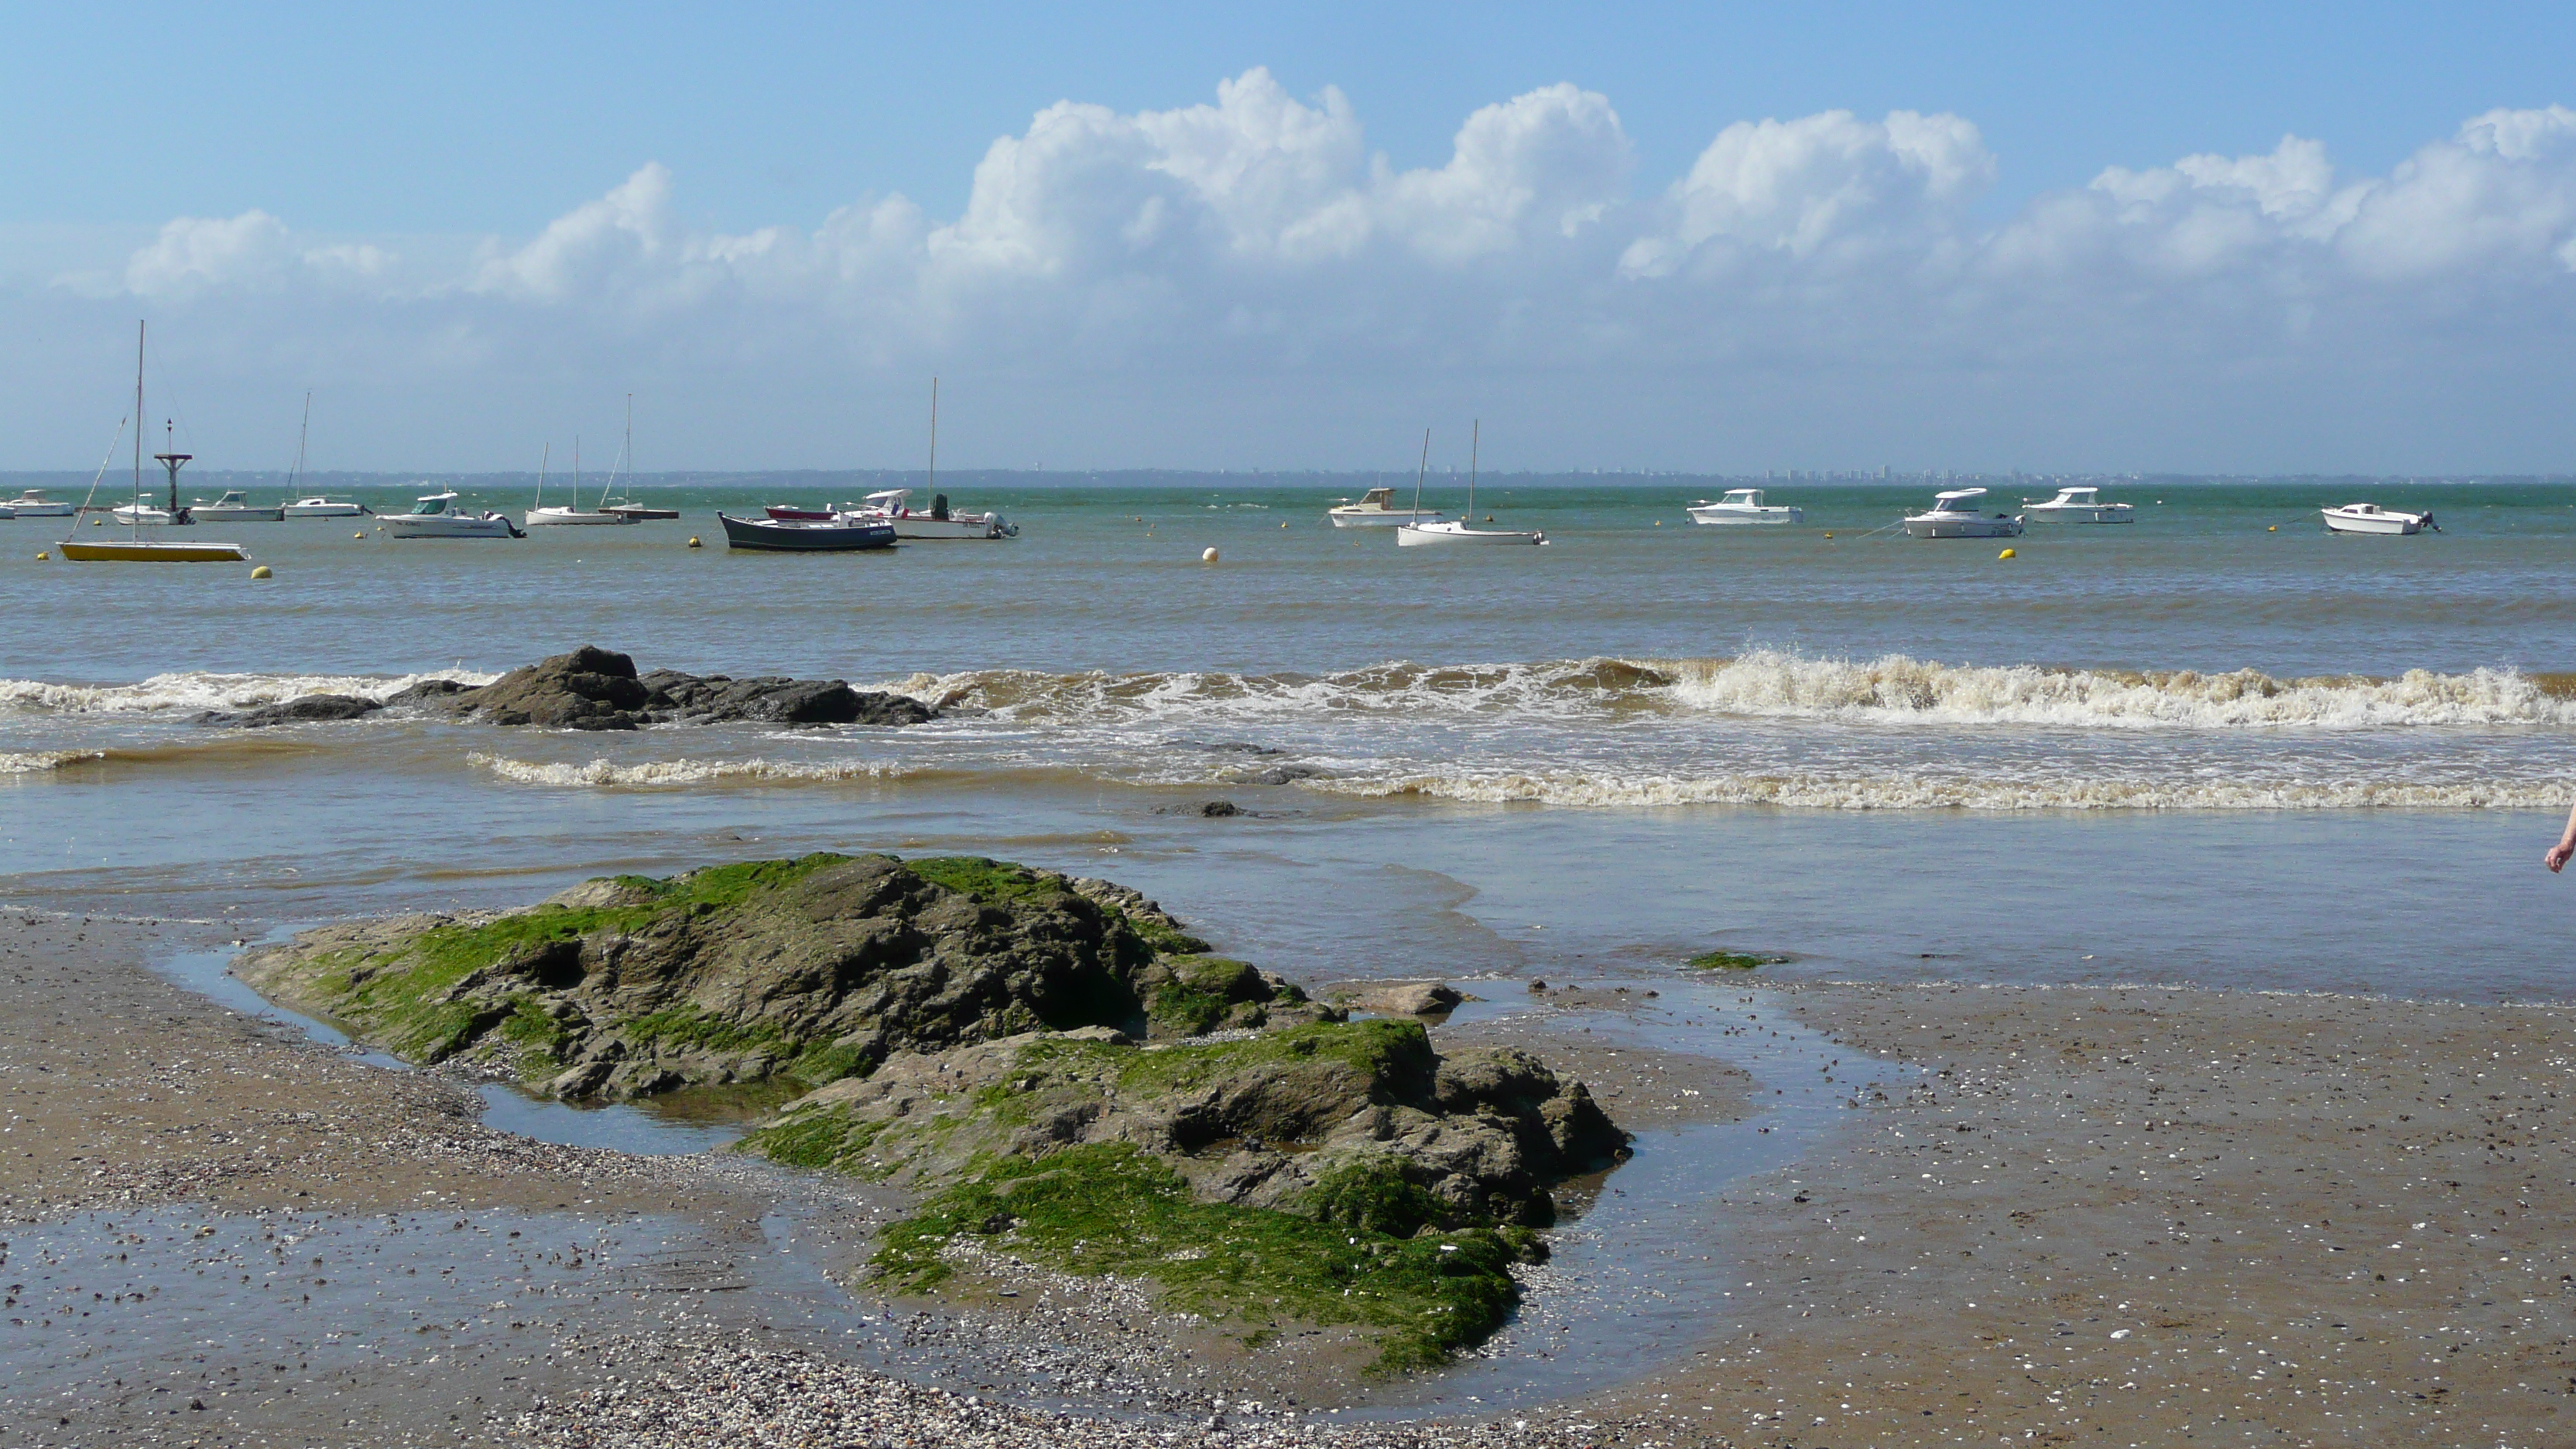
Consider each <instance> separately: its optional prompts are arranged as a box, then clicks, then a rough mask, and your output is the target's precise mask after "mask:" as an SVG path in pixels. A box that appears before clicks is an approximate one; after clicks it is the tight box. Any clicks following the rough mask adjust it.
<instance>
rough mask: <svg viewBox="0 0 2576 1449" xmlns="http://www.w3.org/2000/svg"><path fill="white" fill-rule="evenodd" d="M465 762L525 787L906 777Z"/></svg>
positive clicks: (891, 770)
mask: <svg viewBox="0 0 2576 1449" xmlns="http://www.w3.org/2000/svg"><path fill="white" fill-rule="evenodd" d="M465 762H466V763H467V764H469V765H474V766H476V767H478V768H481V769H486V770H489V771H491V772H492V773H493V774H495V775H498V776H500V777H501V778H502V779H504V780H515V781H517V782H519V783H520V784H522V785H613V786H629V787H644V788H650V787H654V786H663V787H670V786H681V785H710V784H747V785H761V784H807V783H817V782H825V783H828V782H832V781H841V780H891V779H896V778H899V777H901V776H902V775H904V774H905V773H907V772H906V771H905V770H904V768H903V766H902V765H900V764H899V763H897V762H895V761H892V760H846V761H833V762H829V763H815V762H805V761H795V760H758V759H753V760H649V761H645V762H643V763H640V764H631V765H622V764H619V763H618V762H616V761H615V760H591V761H588V762H587V763H583V764H565V763H555V762H547V761H541V760H513V759H509V758H506V757H504V756H500V755H483V754H474V755H467V756H466V757H465Z"/></svg>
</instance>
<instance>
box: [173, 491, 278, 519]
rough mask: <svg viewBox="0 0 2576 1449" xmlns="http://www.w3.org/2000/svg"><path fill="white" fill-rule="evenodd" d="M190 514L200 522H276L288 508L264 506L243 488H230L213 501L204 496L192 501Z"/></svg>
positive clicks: (189, 506)
mask: <svg viewBox="0 0 2576 1449" xmlns="http://www.w3.org/2000/svg"><path fill="white" fill-rule="evenodd" d="M188 516H189V517H190V518H193V519H195V520H196V521H197V522H199V523H275V522H277V521H278V520H279V519H281V518H284V517H285V516H286V510H285V509H284V508H283V507H282V506H281V507H273V508H262V507H260V506H259V505H258V504H256V503H253V502H251V501H250V495H248V494H246V493H244V492H243V491H242V490H240V489H238V488H228V489H225V490H224V492H223V495H222V496H221V497H219V498H217V499H216V500H215V501H214V502H212V503H208V502H207V501H206V500H204V499H202V498H199V499H195V500H193V501H191V502H190V503H189V504H188Z"/></svg>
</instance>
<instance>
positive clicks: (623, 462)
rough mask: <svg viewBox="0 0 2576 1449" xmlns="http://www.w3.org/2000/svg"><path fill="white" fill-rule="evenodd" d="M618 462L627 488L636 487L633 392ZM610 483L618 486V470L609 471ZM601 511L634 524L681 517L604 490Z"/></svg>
mask: <svg viewBox="0 0 2576 1449" xmlns="http://www.w3.org/2000/svg"><path fill="white" fill-rule="evenodd" d="M617 461H618V464H619V466H620V467H623V468H624V469H625V470H626V486H627V487H629V488H632V487H634V486H635V394H633V393H631V392H630V393H628V394H627V395H626V446H625V448H624V449H622V450H620V451H619V453H618V455H617ZM608 482H609V486H610V487H615V486H616V484H617V470H616V469H614V468H612V469H610V470H609V473H608ZM573 501H574V502H576V503H578V502H580V501H581V500H580V499H578V498H575V499H574V500H573ZM599 511H600V512H602V513H622V514H624V515H626V517H627V518H628V519H629V520H630V521H632V522H636V523H642V522H644V521H645V520H647V519H653V518H677V517H679V516H680V510H678V509H676V508H655V507H652V506H651V505H649V504H644V503H637V502H634V501H632V500H630V499H628V498H627V496H626V495H625V494H623V493H621V494H619V495H617V496H616V497H614V498H611V497H609V496H608V495H607V493H606V491H605V490H602V492H601V494H600V499H599Z"/></svg>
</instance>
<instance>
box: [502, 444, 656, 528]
mask: <svg viewBox="0 0 2576 1449" xmlns="http://www.w3.org/2000/svg"><path fill="white" fill-rule="evenodd" d="M608 479H609V482H611V483H614V482H616V481H617V475H616V474H615V473H611V474H609V475H608ZM545 496H546V474H545V467H544V465H543V464H539V465H538V468H537V498H538V500H539V502H538V504H537V506H535V507H532V508H530V509H529V510H528V527H530V528H538V527H542V526H544V525H547V524H597V523H633V522H634V521H635V520H634V519H632V518H629V517H627V516H626V515H625V514H623V513H610V512H608V511H607V510H606V509H604V508H584V507H582V506H581V439H579V438H577V437H576V438H574V439H573V440H572V506H571V507H569V508H548V507H546V506H544V502H543V500H544V498H545ZM599 501H600V502H601V503H603V504H605V503H606V502H607V501H608V489H607V488H606V487H605V486H603V487H602V488H601V489H600V490H599Z"/></svg>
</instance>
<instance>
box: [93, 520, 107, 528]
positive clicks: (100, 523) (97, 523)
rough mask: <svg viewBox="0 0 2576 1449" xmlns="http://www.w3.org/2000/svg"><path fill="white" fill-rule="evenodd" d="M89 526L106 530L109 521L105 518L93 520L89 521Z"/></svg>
mask: <svg viewBox="0 0 2576 1449" xmlns="http://www.w3.org/2000/svg"><path fill="white" fill-rule="evenodd" d="M89 526H90V527H92V528H105V527H107V520H106V519H104V518H93V519H91V520H90V521H89Z"/></svg>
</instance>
